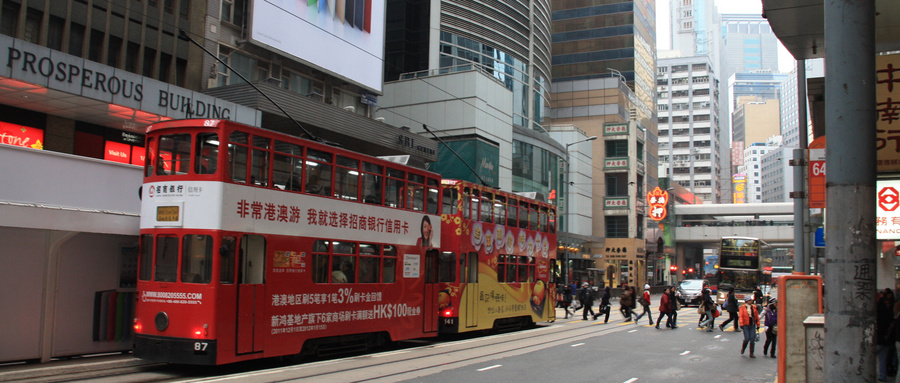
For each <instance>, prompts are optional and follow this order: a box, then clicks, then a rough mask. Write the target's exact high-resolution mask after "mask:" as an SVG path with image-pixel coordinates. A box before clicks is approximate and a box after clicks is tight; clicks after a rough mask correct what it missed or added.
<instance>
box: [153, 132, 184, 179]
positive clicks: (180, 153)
mask: <svg viewBox="0 0 900 383" xmlns="http://www.w3.org/2000/svg"><path fill="white" fill-rule="evenodd" d="M190 168H191V135H190V134H187V133H185V134H169V135H165V136H161V137H159V154H158V155H157V160H156V174H157V175H160V176H171V175H176V174H187V173H188V171H189V170H190Z"/></svg>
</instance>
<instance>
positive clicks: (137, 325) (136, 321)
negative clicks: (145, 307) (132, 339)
mask: <svg viewBox="0 0 900 383" xmlns="http://www.w3.org/2000/svg"><path fill="white" fill-rule="evenodd" d="M142 328H143V326H141V320H140V319H138V318H134V333H135V334H139V333H140V332H141V329H142Z"/></svg>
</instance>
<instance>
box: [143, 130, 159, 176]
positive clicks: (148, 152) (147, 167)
mask: <svg viewBox="0 0 900 383" xmlns="http://www.w3.org/2000/svg"><path fill="white" fill-rule="evenodd" d="M155 154H156V138H154V137H149V138H148V139H147V147H146V148H144V158H145V159H146V161H144V177H149V176H152V175H153V165H154V162H153V161H151V158H153V156H154V155H155ZM156 165H159V164H156Z"/></svg>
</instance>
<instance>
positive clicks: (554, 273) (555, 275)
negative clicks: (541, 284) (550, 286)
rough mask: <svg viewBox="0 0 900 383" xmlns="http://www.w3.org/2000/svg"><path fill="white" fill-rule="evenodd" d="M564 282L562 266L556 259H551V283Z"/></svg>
mask: <svg viewBox="0 0 900 383" xmlns="http://www.w3.org/2000/svg"><path fill="white" fill-rule="evenodd" d="M561 282H562V267H561V265H560V263H559V262H557V261H556V260H555V259H551V260H550V283H561Z"/></svg>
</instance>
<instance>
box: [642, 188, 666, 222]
mask: <svg viewBox="0 0 900 383" xmlns="http://www.w3.org/2000/svg"><path fill="white" fill-rule="evenodd" d="M647 204H649V205H650V219H652V220H654V221H662V220H663V219H665V218H666V214H667V212H668V208H669V192H668V191H666V190H662V189H660V188H659V186H657V187H656V188H655V189H653V191H651V192H649V193H647Z"/></svg>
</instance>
